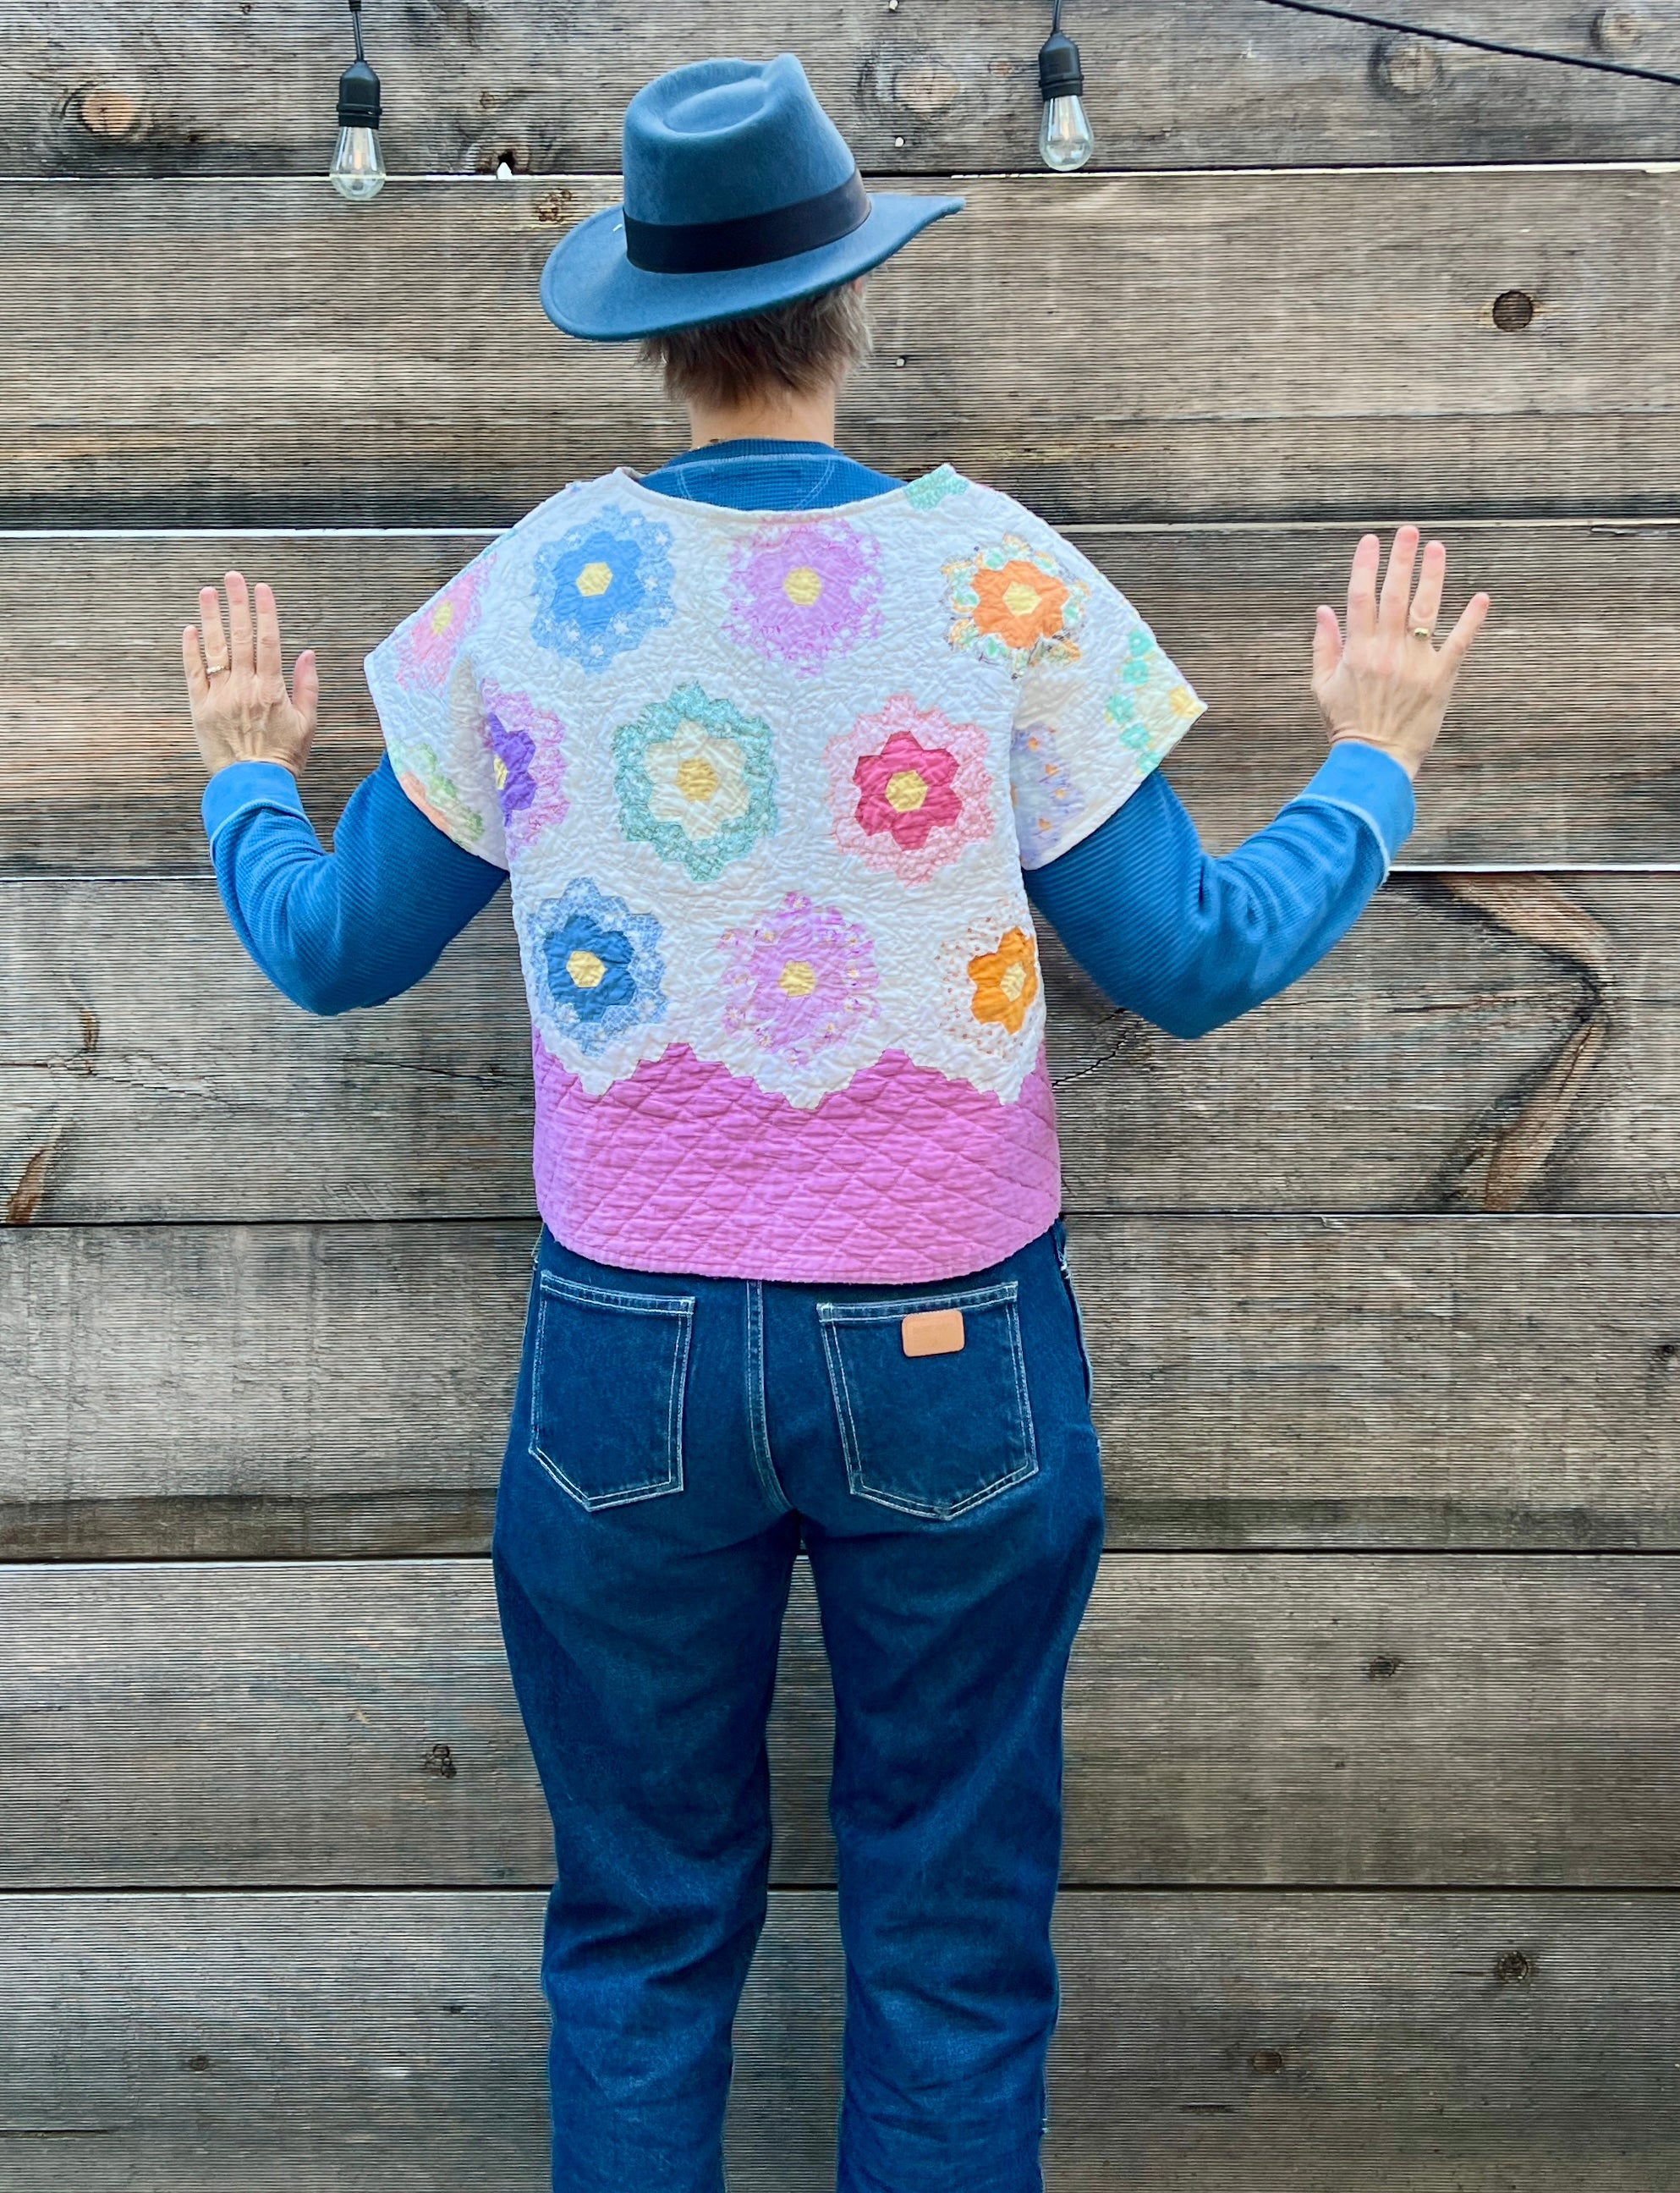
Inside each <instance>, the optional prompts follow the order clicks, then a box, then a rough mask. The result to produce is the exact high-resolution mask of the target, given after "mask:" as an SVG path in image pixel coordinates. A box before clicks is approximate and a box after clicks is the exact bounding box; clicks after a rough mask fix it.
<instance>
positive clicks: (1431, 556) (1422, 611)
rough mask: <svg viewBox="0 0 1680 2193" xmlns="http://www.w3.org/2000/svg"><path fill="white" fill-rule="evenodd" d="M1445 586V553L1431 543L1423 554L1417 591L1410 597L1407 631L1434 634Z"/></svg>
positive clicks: (1438, 546)
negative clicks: (1410, 604)
mask: <svg viewBox="0 0 1680 2193" xmlns="http://www.w3.org/2000/svg"><path fill="white" fill-rule="evenodd" d="M1446 584H1447V552H1446V550H1445V549H1444V548H1443V547H1442V545H1441V543H1440V542H1439V541H1431V542H1430V544H1429V546H1428V547H1426V549H1425V550H1424V552H1423V564H1422V567H1421V568H1420V570H1419V572H1418V590H1417V593H1415V594H1414V596H1413V597H1412V607H1411V613H1410V615H1409V616H1408V618H1407V620H1406V622H1407V628H1408V630H1409V631H1411V632H1428V633H1433V632H1434V630H1435V627H1436V622H1437V619H1438V618H1439V616H1440V615H1441V596H1442V593H1443V591H1444V589H1445V587H1446Z"/></svg>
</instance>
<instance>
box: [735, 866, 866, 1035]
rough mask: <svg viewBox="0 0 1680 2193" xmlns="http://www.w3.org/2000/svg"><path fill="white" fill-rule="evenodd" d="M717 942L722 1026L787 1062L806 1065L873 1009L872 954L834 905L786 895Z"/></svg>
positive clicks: (794, 893)
mask: <svg viewBox="0 0 1680 2193" xmlns="http://www.w3.org/2000/svg"><path fill="white" fill-rule="evenodd" d="M719 942H720V943H721V945H722V947H723V950H724V952H725V953H727V954H728V955H729V965H728V968H727V970H726V971H725V974H724V976H723V987H724V988H725V990H726V991H727V993H729V1005H727V1006H726V1008H725V1010H724V1015H723V1017H724V1021H725V1022H726V1024H727V1025H728V1026H729V1027H730V1028H739V1029H741V1030H742V1031H744V1032H745V1033H746V1034H750V1035H751V1037H752V1039H753V1040H754V1042H756V1043H757V1045H759V1047H760V1049H761V1050H763V1051H773V1052H774V1054H775V1055H776V1056H777V1057H779V1058H783V1059H786V1061H787V1062H788V1063H789V1064H790V1065H792V1066H809V1064H810V1062H811V1061H812V1060H813V1059H814V1058H815V1057H816V1056H817V1055H818V1054H819V1053H820V1052H821V1051H827V1050H829V1049H831V1047H832V1045H835V1044H837V1043H838V1042H840V1041H841V1040H842V1039H843V1037H845V1036H846V1035H847V1034H849V1033H850V1031H851V1030H852V1029H853V1028H856V1027H858V1026H859V1025H860V1023H861V1022H864V1021H866V1020H868V1019H870V1018H871V1017H872V1016H873V1014H874V1012H875V1010H876V999H875V988H876V973H875V955H874V953H873V952H872V951H871V948H870V942H869V939H868V937H867V936H866V935H865V934H864V932H863V930H860V928H858V927H857V925H855V924H854V923H853V922H849V921H848V920H847V919H846V917H845V915H844V914H843V913H841V911H840V909H839V908H838V907H833V906H825V907H819V906H813V905H812V903H811V902H810V900H809V899H808V898H805V897H803V896H801V895H800V893H798V892H797V891H790V892H789V893H788V895H787V896H786V898H785V899H784V900H783V901H782V902H781V904H780V906H779V907H777V908H775V909H774V911H773V912H771V913H765V914H761V915H760V917H759V918H758V919H757V921H754V922H752V923H751V924H750V925H747V926H746V927H745V928H742V929H732V930H729V931H728V932H727V934H725V935H724V936H723V937H721V938H720V939H719Z"/></svg>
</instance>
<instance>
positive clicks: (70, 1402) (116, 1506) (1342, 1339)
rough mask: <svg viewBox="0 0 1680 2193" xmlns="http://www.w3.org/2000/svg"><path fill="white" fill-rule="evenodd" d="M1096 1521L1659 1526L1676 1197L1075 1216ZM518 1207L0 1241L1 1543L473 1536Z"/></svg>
mask: <svg viewBox="0 0 1680 2193" xmlns="http://www.w3.org/2000/svg"><path fill="white" fill-rule="evenodd" d="M530 1238H531V1228H530V1225H529V1222H528V1221H524V1220H511V1221H507V1222H494V1221H490V1222H475V1223H466V1224H461V1223H453V1222H451V1223H441V1224H435V1225H434V1224H427V1223H419V1224H411V1225H401V1226H378V1225H374V1226H363V1225H356V1224H340V1225H323V1226H313V1227H311V1226H299V1227H292V1226H284V1225H270V1226H256V1227H238V1226H235V1227H205V1226H186V1227H180V1228H175V1227H112V1228H101V1227H31V1228H11V1229H10V1230H9V1231H8V1232H7V1233H5V1234H0V1558H5V1559H10V1560H156V1559H167V1560H180V1559H186V1558H189V1557H197V1558H200V1559H249V1558H253V1557H268V1558H274V1557H276V1556H280V1557H286V1558H299V1557H302V1558H308V1559H315V1560H323V1559H332V1558H335V1557H342V1556H351V1555H362V1556H367V1555H386V1556H392V1555H414V1554H477V1553H483V1552H484V1551H486V1550H487V1549H488V1546H489V1526H490V1514H491V1509H492V1506H493V1503H494V1494H495V1482H496V1474H497V1472H498V1470H499V1468H500V1461H501V1451H502V1443H503V1436H504V1433H505V1430H506V1419H507V1409H508V1403H509V1396H510V1389H511V1380H512V1374H513V1369H514V1364H515V1360H516V1358H517V1350H518V1344H519V1334H520V1330H521V1323H522V1320H523V1314H524V1297H525V1291H526V1287H527V1285H528V1284H529V1262H528V1251H529V1243H530ZM1675 1245H1676V1227H1675V1222H1674V1221H1673V1220H1672V1219H1671V1218H1654V1219H1587V1220H1578V1219H1573V1218H1557V1217H1538V1218H1502V1219H1495V1220H1489V1219H1479V1220H1466V1219H1463V1218H1454V1219H1443V1218H1403V1219H1378V1218H1362V1219H1335V1220H1330V1221H1323V1220H1319V1219H1316V1218H1310V1219H1277V1218H1259V1219H1252V1218H1251V1219H1230V1218H1224V1217H1183V1218H1151V1217H1106V1218H1103V1217H1099V1218H1075V1219H1074V1220H1073V1222H1072V1224H1071V1252H1072V1257H1073V1262H1074V1268H1075V1272H1076V1275H1077V1281H1078V1285H1079V1288H1080V1292H1081V1296H1082V1298H1083V1308H1084V1314H1085V1322H1086V1331H1087V1336H1088V1340H1089V1346H1090V1348H1091V1352H1092V1354H1093V1356H1094V1362H1095V1370H1096V1383H1097V1393H1096V1421H1097V1425H1098V1429H1099V1430H1100V1434H1101V1436H1102V1440H1103V1446H1104V1453H1105V1456H1106V1465H1107V1481H1108V1542H1109V1543H1110V1545H1111V1546H1113V1547H1117V1548H1118V1547H1134V1548H1147V1547H1176V1546H1187V1545H1199V1546H1208V1547H1212V1546H1218V1545H1227V1546H1232V1545H1235V1546H1240V1545H1243V1544H1244V1543H1256V1542H1258V1543H1266V1544H1271V1545H1295V1546H1301V1547H1311V1546H1323V1547H1334V1546H1340V1547H1344V1548H1351V1547H1365V1548H1380V1547H1403V1546H1423V1547H1431V1546H1447V1547H1455V1548H1482V1549H1497V1548H1500V1547H1533V1548H1547V1547H1551V1548H1557V1549H1588V1548H1600V1549H1614V1548H1621V1549H1639V1548H1643V1549H1651V1550H1657V1549H1669V1550H1673V1549H1680V1441H1677V1437H1676V1433H1675V1408H1674V1395H1673V1391H1672V1389H1673V1383H1674V1378H1675V1376H1676V1372H1675V1368H1674V1366H1675V1364H1676V1361H1677V1360H1680V1350H1677V1347H1676V1338H1675V1336H1676V1335H1677V1333H1680V1278H1677V1263H1676V1255H1675Z"/></svg>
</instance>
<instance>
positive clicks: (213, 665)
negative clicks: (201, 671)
mask: <svg viewBox="0 0 1680 2193" xmlns="http://www.w3.org/2000/svg"><path fill="white" fill-rule="evenodd" d="M198 621H199V623H200V624H201V625H203V627H204V667H205V669H206V670H207V671H208V672H209V674H210V676H211V677H212V678H214V677H217V676H219V675H220V673H221V672H223V671H224V670H226V667H227V636H226V633H224V632H223V630H222V624H221V596H220V594H219V593H217V592H216V590H215V588H214V587H200V588H199V589H198Z"/></svg>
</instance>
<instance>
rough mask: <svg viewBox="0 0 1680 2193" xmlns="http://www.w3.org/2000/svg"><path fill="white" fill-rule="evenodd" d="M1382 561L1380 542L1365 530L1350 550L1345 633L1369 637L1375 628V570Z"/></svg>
mask: <svg viewBox="0 0 1680 2193" xmlns="http://www.w3.org/2000/svg"><path fill="white" fill-rule="evenodd" d="M1381 563H1382V543H1381V541H1379V540H1378V538H1377V536H1376V535H1375V534H1374V533H1368V534H1366V535H1365V536H1364V538H1363V540H1362V541H1360V543H1359V546H1358V547H1357V548H1356V549H1355V550H1354V552H1353V570H1352V571H1351V574H1350V575H1349V578H1348V581H1347V637H1348V638H1349V640H1350V641H1352V640H1356V639H1366V638H1369V636H1370V635H1371V633H1374V631H1375V630H1376V628H1377V571H1378V570H1379V568H1380V565H1381Z"/></svg>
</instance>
